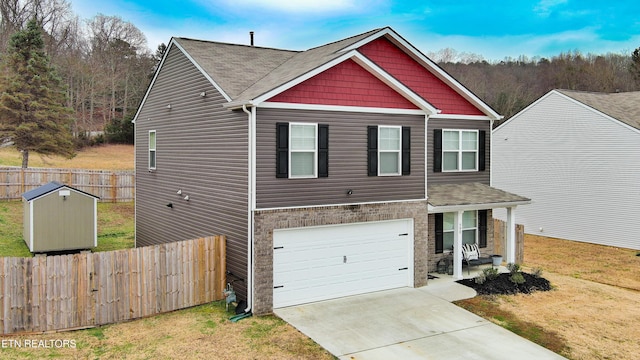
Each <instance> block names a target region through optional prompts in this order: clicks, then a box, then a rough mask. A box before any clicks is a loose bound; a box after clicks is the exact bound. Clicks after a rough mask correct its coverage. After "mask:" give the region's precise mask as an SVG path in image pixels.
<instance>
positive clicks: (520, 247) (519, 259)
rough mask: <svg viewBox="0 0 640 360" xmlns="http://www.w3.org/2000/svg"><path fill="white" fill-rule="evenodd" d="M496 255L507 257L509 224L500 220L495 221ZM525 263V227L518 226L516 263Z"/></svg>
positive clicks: (494, 239)
mask: <svg viewBox="0 0 640 360" xmlns="http://www.w3.org/2000/svg"><path fill="white" fill-rule="evenodd" d="M493 241H494V249H493V251H494V253H495V254H500V255H502V256H503V258H504V259H506V256H507V223H506V222H505V221H502V220H500V219H495V218H494V219H493ZM523 262H524V225H522V224H516V263H518V264H522V263H523Z"/></svg>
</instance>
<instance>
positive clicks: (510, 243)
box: [507, 206, 516, 264]
mask: <svg viewBox="0 0 640 360" xmlns="http://www.w3.org/2000/svg"><path fill="white" fill-rule="evenodd" d="M515 210H516V208H515V206H514V207H508V208H507V264H508V263H515V262H516V215H515Z"/></svg>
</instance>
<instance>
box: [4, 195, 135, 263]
mask: <svg viewBox="0 0 640 360" xmlns="http://www.w3.org/2000/svg"><path fill="white" fill-rule="evenodd" d="M22 207H23V204H22V202H20V201H3V202H0V256H14V257H31V256H32V254H31V253H30V252H29V248H28V247H27V244H25V242H24V240H23V238H22ZM133 214H134V205H133V202H123V203H98V246H97V247H96V248H94V249H92V251H111V250H118V249H127V248H132V247H134V243H135V224H134V222H135V220H134V216H133Z"/></svg>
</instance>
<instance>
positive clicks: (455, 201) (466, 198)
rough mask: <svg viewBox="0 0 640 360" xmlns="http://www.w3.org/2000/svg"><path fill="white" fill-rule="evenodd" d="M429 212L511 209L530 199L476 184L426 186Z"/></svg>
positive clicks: (527, 202) (529, 201)
mask: <svg viewBox="0 0 640 360" xmlns="http://www.w3.org/2000/svg"><path fill="white" fill-rule="evenodd" d="M427 195H428V203H429V212H430V213H437V212H448V211H454V210H480V209H494V208H503V207H513V206H517V205H525V204H529V203H531V199H529V198H526V197H524V196H520V195H516V194H513V193H510V192H507V191H504V190H500V189H497V188H494V187H491V186H489V185H485V184H482V183H478V182H472V183H463V184H436V185H428V186H427Z"/></svg>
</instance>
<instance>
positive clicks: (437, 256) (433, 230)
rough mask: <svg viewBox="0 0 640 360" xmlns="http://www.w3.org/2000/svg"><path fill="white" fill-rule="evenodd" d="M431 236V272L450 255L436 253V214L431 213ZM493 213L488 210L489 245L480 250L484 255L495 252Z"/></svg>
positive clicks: (429, 238)
mask: <svg viewBox="0 0 640 360" xmlns="http://www.w3.org/2000/svg"><path fill="white" fill-rule="evenodd" d="M428 223H429V236H428V241H427V243H428V244H429V246H428V254H429V255H428V258H429V260H428V264H429V272H436V271H437V270H438V261H439V260H440V259H442V258H445V257H447V256H449V254H448V253H444V254H436V226H435V223H436V221H435V216H434V214H429V220H428ZM493 249H494V245H493V213H492V211H491V210H487V247H486V248H481V249H480V252H481V253H482V254H483V255H492V254H493Z"/></svg>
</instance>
